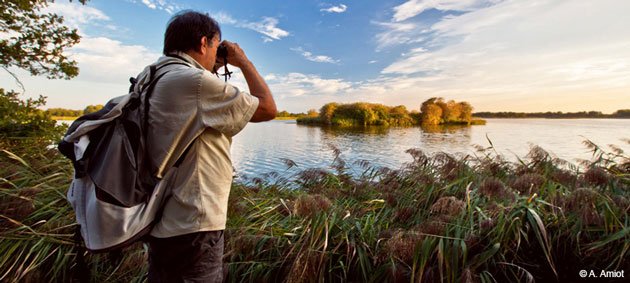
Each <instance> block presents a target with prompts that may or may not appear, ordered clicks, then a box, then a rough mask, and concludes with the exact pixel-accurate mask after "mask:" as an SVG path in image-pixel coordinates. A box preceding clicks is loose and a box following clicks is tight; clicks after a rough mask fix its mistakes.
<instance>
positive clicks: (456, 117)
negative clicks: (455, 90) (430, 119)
mask: <svg viewBox="0 0 630 283" xmlns="http://www.w3.org/2000/svg"><path fill="white" fill-rule="evenodd" d="M445 106H446V107H445V108H443V109H442V120H444V122H446V123H450V122H458V121H460V118H461V117H460V115H461V112H462V108H461V105H460V104H459V103H457V102H455V100H449V101H448V102H447V103H446V105H445Z"/></svg>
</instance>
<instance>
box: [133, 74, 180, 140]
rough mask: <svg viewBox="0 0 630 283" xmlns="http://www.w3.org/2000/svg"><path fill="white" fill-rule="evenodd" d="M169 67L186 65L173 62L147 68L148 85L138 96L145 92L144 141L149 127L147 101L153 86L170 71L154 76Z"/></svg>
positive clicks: (148, 104) (149, 105) (148, 106)
mask: <svg viewBox="0 0 630 283" xmlns="http://www.w3.org/2000/svg"><path fill="white" fill-rule="evenodd" d="M170 65H186V66H187V65H188V64H186V63H184V62H178V61H174V62H168V63H166V64H164V65H161V66H159V67H156V66H155V65H151V67H149V84H148V85H147V86H145V87H144V88H142V89H141V90H140V94H142V93H143V92H145V90H146V92H145V95H144V117H143V118H144V121H143V127H142V135H143V136H144V138H145V139H146V137H147V129H148V126H149V108H150V107H151V104H150V103H149V99H150V98H151V95H152V94H153V89H154V88H155V85H156V84H157V82H158V81H159V80H160V79H161V78H162V77H163V76H164V75H166V74H167V73H168V72H169V71H171V70H168V71H166V72H164V73H162V74H160V75H159V76H157V77H156V78H154V76H155V75H156V74H157V72H158V71H159V70H161V69H162V68H164V67H166V66H170Z"/></svg>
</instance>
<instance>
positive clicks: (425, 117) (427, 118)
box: [420, 97, 444, 125]
mask: <svg viewBox="0 0 630 283" xmlns="http://www.w3.org/2000/svg"><path fill="white" fill-rule="evenodd" d="M436 102H442V100H441V98H436V97H433V98H429V99H427V100H426V101H425V102H423V103H422V106H421V107H420V112H421V117H422V124H423V125H439V124H440V123H442V111H443V110H442V107H440V106H439V104H438V103H436ZM442 104H444V102H442Z"/></svg>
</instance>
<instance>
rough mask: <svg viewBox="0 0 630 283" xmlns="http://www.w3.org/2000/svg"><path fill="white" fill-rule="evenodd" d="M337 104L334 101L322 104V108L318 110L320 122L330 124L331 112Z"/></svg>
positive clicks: (333, 112)
mask: <svg viewBox="0 0 630 283" xmlns="http://www.w3.org/2000/svg"><path fill="white" fill-rule="evenodd" d="M337 106H339V104H338V103H335V102H331V103H327V104H325V105H324V106H322V108H321V109H320V110H319V118H320V119H321V120H322V122H324V123H325V124H328V125H330V124H332V118H333V114H335V110H336V109H337Z"/></svg>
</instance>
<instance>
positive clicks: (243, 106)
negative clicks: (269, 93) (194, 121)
mask: <svg viewBox="0 0 630 283" xmlns="http://www.w3.org/2000/svg"><path fill="white" fill-rule="evenodd" d="M198 108H199V109H198V114H199V115H200V118H201V121H202V122H203V124H204V126H206V127H211V128H213V129H215V130H217V131H219V132H221V133H222V134H224V135H226V136H229V137H231V136H234V135H236V134H238V133H239V132H240V131H241V130H242V129H243V128H244V127H245V125H247V122H249V120H250V119H251V118H252V116H253V115H254V112H256V108H258V98H257V97H255V96H253V95H251V94H249V93H247V92H244V91H240V90H239V89H238V88H236V87H234V86H232V85H230V84H228V83H225V82H223V81H221V80H220V79H219V78H217V77H215V76H214V75H213V74H212V73H210V72H208V71H204V72H203V74H202V76H201V82H200V87H199V95H198Z"/></svg>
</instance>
